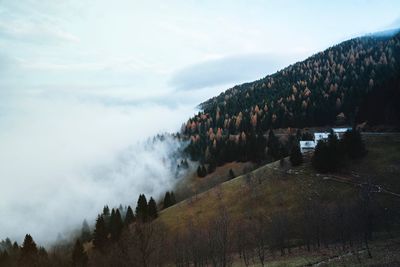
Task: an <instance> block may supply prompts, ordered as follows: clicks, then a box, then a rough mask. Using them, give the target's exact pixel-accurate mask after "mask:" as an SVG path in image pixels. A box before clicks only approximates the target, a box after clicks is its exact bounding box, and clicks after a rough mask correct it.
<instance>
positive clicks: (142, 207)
mask: <svg viewBox="0 0 400 267" xmlns="http://www.w3.org/2000/svg"><path fill="white" fill-rule="evenodd" d="M147 217H148V206H147V199H146V196H145V195H143V194H141V195H140V196H139V199H138V201H137V206H136V218H138V219H139V220H141V221H142V222H144V221H146V220H147Z"/></svg>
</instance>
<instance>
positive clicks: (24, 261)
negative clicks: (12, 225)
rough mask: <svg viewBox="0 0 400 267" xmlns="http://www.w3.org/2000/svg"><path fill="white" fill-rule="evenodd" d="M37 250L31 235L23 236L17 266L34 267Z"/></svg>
mask: <svg viewBox="0 0 400 267" xmlns="http://www.w3.org/2000/svg"><path fill="white" fill-rule="evenodd" d="M37 256H38V248H37V246H36V243H35V241H33V238H32V236H31V235H29V234H27V235H25V239H24V242H23V243H22V247H21V255H20V261H19V264H20V265H21V266H29V265H30V264H32V265H34V264H36V262H37Z"/></svg>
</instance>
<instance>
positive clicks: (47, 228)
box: [0, 95, 193, 244]
mask: <svg viewBox="0 0 400 267" xmlns="http://www.w3.org/2000/svg"><path fill="white" fill-rule="evenodd" d="M1 110H2V111H3V113H0V123H1V125H2V131H1V132H0V162H1V168H0V177H1V179H0V195H1V202H0V217H1V218H2V219H1V220H0V239H2V238H5V237H7V236H9V237H10V238H13V239H16V240H18V241H19V242H20V241H21V240H22V238H23V236H24V235H25V233H31V234H32V235H33V237H34V238H35V240H37V241H39V242H40V243H42V244H48V243H49V242H51V241H54V240H55V239H56V237H57V235H58V233H61V234H62V233H65V232H67V231H69V230H72V229H74V228H75V227H77V226H79V225H80V224H81V223H82V220H83V219H84V218H87V219H89V220H94V218H95V216H96V214H97V212H99V211H100V210H101V209H102V206H103V205H104V204H109V205H111V206H116V205H119V204H120V203H122V204H130V205H135V202H136V200H137V197H138V194H140V193H145V194H147V195H153V196H155V197H157V196H159V195H160V194H163V193H164V192H165V191H166V190H169V189H170V188H171V187H172V186H173V184H174V182H175V178H174V177H175V172H174V171H173V170H172V169H171V168H170V167H171V165H172V164H175V163H174V162H171V159H172V153H174V151H176V150H177V149H178V148H179V146H180V145H181V144H179V143H178V142H176V141H174V140H172V139H167V140H166V141H165V142H156V143H155V144H153V143H152V142H149V141H146V140H147V138H148V137H149V136H154V135H155V134H157V133H159V132H164V131H168V132H174V131H177V130H178V129H179V126H180V125H181V122H183V121H184V120H185V118H186V117H187V116H188V114H191V113H192V112H193V110H192V109H191V108H190V107H182V106H181V107H174V108H172V107H166V106H162V105H159V104H157V105H156V104H151V103H148V104H143V105H123V106H118V105H105V104H104V103H101V102H100V103H99V102H93V101H92V102H90V101H88V100H81V99H79V98H69V99H65V98H64V97H58V96H54V95H52V96H51V97H43V95H33V96H29V97H24V98H22V99H21V97H20V96H19V97H18V99H8V101H7V106H4V104H3V105H2V109H1ZM7 112H9V113H7Z"/></svg>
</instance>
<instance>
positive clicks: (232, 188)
mask: <svg viewBox="0 0 400 267" xmlns="http://www.w3.org/2000/svg"><path fill="white" fill-rule="evenodd" d="M365 140H366V146H367V149H368V151H369V153H368V155H367V156H366V157H365V158H364V159H362V160H359V161H355V162H352V164H349V166H347V167H346V168H345V171H343V172H342V173H336V174H334V175H321V174H318V173H316V172H315V171H314V170H313V169H312V168H311V166H310V162H309V161H308V162H306V163H304V164H303V165H302V166H299V167H295V168H293V167H291V166H290V163H288V160H287V159H286V163H285V164H284V166H281V165H280V164H279V162H274V163H271V164H267V165H265V166H262V167H260V168H258V169H256V170H254V171H252V172H251V173H249V174H245V175H242V176H239V177H236V178H235V179H233V180H230V181H227V182H224V183H222V184H219V185H217V186H215V187H213V188H212V189H210V190H208V191H205V192H203V193H201V194H197V195H195V196H194V197H191V198H189V199H186V200H184V201H181V202H180V203H178V204H176V205H174V206H172V207H170V208H168V209H166V210H163V211H162V212H161V213H160V218H159V220H161V221H162V222H163V223H165V224H166V225H167V227H168V228H169V229H171V230H173V231H174V230H179V229H180V228H181V227H184V226H185V225H186V224H187V222H188V221H189V220H194V221H196V222H198V223H200V224H203V223H207V222H208V221H209V219H210V218H212V217H213V216H214V214H216V212H218V210H219V207H220V206H221V205H224V206H225V208H226V209H227V210H228V211H229V213H230V215H231V217H232V219H233V220H235V219H237V218H239V217H241V216H243V215H246V214H248V215H249V216H251V214H253V212H257V210H260V211H263V212H264V213H266V214H268V215H271V214H273V213H275V212H277V211H282V210H284V211H286V212H287V213H288V214H290V215H295V214H298V213H299V212H301V211H300V205H301V203H302V201H303V199H304V198H310V197H313V196H315V195H318V196H319V198H320V199H322V201H323V202H325V204H327V205H329V203H332V202H333V201H336V200H338V199H341V200H343V201H346V200H347V199H351V198H355V197H358V194H359V191H358V188H356V187H354V186H352V185H349V184H344V183H338V182H336V181H332V180H329V179H326V178H328V177H336V178H337V177H339V178H345V179H351V180H352V181H357V180H360V181H361V180H365V178H366V177H367V178H369V179H371V180H372V181H373V183H374V184H380V185H383V186H384V187H385V189H389V190H391V191H394V192H398V193H400V183H399V181H398V179H399V177H400V175H399V174H400V134H383V135H368V136H365ZM351 174H356V175H351ZM358 176H359V177H358ZM377 198H378V199H380V200H382V204H383V205H386V204H387V203H390V202H393V201H397V202H398V201H399V200H398V199H396V200H393V198H392V197H387V196H384V195H377ZM249 207H251V209H249ZM249 210H251V214H250V211H249ZM310 256H312V255H310ZM310 256H307V257H310ZM319 257H320V256H315V257H314V256H312V259H314V260H315V259H318V258H319ZM287 260H288V261H290V262H292V261H293V262H297V261H298V260H300V261H301V262H304V260H306V261H307V262H308V261H311V259H305V258H304V257H303V256H301V257H300V258H299V259H296V257H295V256H293V257H291V258H290V259H287ZM343 260H345V259H343ZM281 261H282V259H280V260H279V262H281ZM287 264H289V262H287V261H286V264H284V265H287ZM278 265H280V263H278ZM289 265H297V263H293V264H292V263H290V264H289Z"/></svg>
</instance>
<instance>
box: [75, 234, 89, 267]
mask: <svg viewBox="0 0 400 267" xmlns="http://www.w3.org/2000/svg"><path fill="white" fill-rule="evenodd" d="M87 262H88V256H87V254H86V252H85V250H84V248H83V245H82V243H81V241H80V240H79V239H78V240H76V242H75V245H74V248H73V250H72V266H74V267H83V266H86V265H87Z"/></svg>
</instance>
